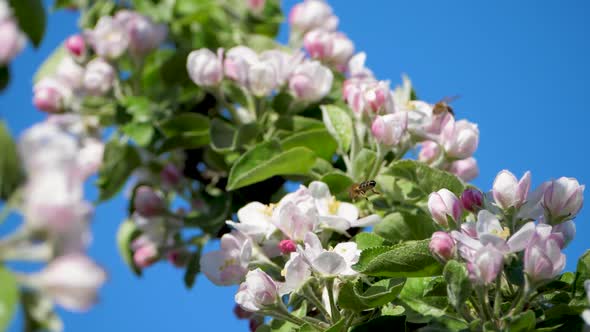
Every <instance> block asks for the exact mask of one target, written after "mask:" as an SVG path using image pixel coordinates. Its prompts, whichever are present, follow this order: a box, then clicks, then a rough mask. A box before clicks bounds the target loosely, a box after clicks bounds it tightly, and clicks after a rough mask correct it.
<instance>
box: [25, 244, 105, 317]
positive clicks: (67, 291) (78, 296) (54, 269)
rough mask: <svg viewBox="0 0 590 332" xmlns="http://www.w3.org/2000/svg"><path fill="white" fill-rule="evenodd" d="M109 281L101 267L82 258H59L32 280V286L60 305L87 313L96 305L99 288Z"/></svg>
mask: <svg viewBox="0 0 590 332" xmlns="http://www.w3.org/2000/svg"><path fill="white" fill-rule="evenodd" d="M106 279H107V275H106V273H105V271H104V270H103V269H102V268H101V267H99V266H98V265H96V264H95V263H94V262H92V261H91V260H90V259H89V258H88V257H86V256H83V255H80V254H72V255H66V256H61V257H58V258H57V259H55V260H54V261H52V262H50V263H49V265H47V267H46V268H45V269H44V270H42V271H41V272H38V273H35V274H33V275H31V276H30V277H29V280H30V283H31V284H32V285H34V286H35V287H37V288H39V289H41V290H42V291H43V292H44V293H46V294H47V295H48V296H50V297H51V298H52V299H53V300H54V301H55V302H56V303H57V304H59V305H61V306H62V307H64V308H66V309H68V310H75V311H84V310H87V309H89V308H90V307H91V306H92V305H93V304H95V303H96V301H97V291H98V288H100V287H101V286H102V284H103V283H104V282H105V281H106Z"/></svg>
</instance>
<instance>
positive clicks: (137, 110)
mask: <svg viewBox="0 0 590 332" xmlns="http://www.w3.org/2000/svg"><path fill="white" fill-rule="evenodd" d="M121 104H122V105H123V106H124V107H125V110H126V111H127V113H129V114H131V115H132V116H133V119H134V120H135V121H137V122H148V121H151V119H152V118H153V113H154V111H153V109H152V101H150V100H149V99H148V98H146V97H138V96H130V97H125V99H124V100H123V101H122V103H121Z"/></svg>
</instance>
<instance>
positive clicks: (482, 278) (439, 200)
mask: <svg viewBox="0 0 590 332" xmlns="http://www.w3.org/2000/svg"><path fill="white" fill-rule="evenodd" d="M530 186H531V176H530V173H529V172H526V173H525V174H524V176H523V177H522V178H521V179H520V180H519V179H517V178H516V177H515V176H514V175H513V174H512V173H510V172H509V171H506V170H504V171H501V172H500V173H498V175H497V177H496V179H495V181H494V184H493V188H492V191H491V193H490V195H487V196H486V195H483V194H482V193H481V192H479V191H477V190H475V189H467V190H466V191H465V192H463V193H462V195H461V197H460V198H458V197H457V196H455V194H453V193H452V192H450V191H449V190H447V189H441V190H439V191H438V192H434V193H432V194H431V195H430V197H429V200H428V208H429V210H430V213H431V215H432V218H433V219H434V221H435V222H436V223H438V224H439V225H441V226H442V227H444V228H446V229H453V228H454V230H452V231H450V232H442V231H439V232H436V233H434V234H433V236H432V239H431V242H430V250H431V252H432V253H433V255H434V256H435V257H437V258H438V259H439V260H440V261H441V262H443V263H444V262H447V261H449V260H451V259H460V260H462V261H464V262H466V264H467V270H468V272H469V277H470V279H471V281H472V282H473V284H474V285H478V286H481V287H490V286H491V285H493V284H494V283H496V282H500V281H497V280H500V278H502V276H503V274H502V271H505V269H507V268H508V266H509V265H511V266H514V264H513V262H514V261H521V263H522V265H521V266H522V273H523V274H524V279H525V280H526V283H525V286H524V287H525V290H524V295H522V296H523V298H524V299H523V300H522V301H526V300H527V299H528V297H529V296H530V295H531V294H532V293H533V292H534V290H535V289H537V288H539V287H540V286H543V285H545V284H546V283H547V282H549V281H551V280H553V279H555V278H556V277H557V276H558V275H559V274H560V273H561V272H562V270H563V268H564V267H565V255H564V254H563V253H562V252H561V250H563V249H564V248H565V247H566V246H567V244H568V243H569V242H570V241H571V240H572V239H573V238H574V236H575V233H576V228H575V225H574V222H573V219H574V218H575V217H576V214H577V213H578V212H579V211H580V209H581V207H582V203H583V192H584V186H583V185H580V184H579V183H578V181H577V180H576V179H573V178H565V177H562V178H559V179H557V180H552V181H548V182H545V183H543V184H541V185H540V186H539V187H538V188H537V189H536V190H534V191H531V190H530ZM465 216H466V217H465ZM535 221H536V222H535ZM513 273H514V272H513ZM504 275H506V274H504ZM506 282H510V281H508V280H507V281H506Z"/></svg>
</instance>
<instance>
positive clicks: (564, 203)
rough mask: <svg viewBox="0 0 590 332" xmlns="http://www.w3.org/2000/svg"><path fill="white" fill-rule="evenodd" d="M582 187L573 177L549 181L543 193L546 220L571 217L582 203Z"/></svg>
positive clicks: (559, 219)
mask: <svg viewBox="0 0 590 332" xmlns="http://www.w3.org/2000/svg"><path fill="white" fill-rule="evenodd" d="M584 188H585V186H583V185H582V186H581V185H580V183H579V182H578V180H576V179H574V178H566V177H561V178H559V179H557V180H553V181H551V183H550V184H549V185H548V186H547V188H546V189H545V192H544V194H543V206H544V208H545V212H546V215H547V217H548V218H547V219H548V220H547V221H548V222H549V223H552V222H555V221H557V222H559V221H561V220H564V219H565V220H567V219H573V218H574V217H575V216H576V214H578V212H579V211H580V209H581V208H582V205H583V204H584Z"/></svg>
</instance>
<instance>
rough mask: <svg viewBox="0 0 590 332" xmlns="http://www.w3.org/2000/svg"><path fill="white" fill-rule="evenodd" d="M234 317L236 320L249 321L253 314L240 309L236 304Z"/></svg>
mask: <svg viewBox="0 0 590 332" xmlns="http://www.w3.org/2000/svg"><path fill="white" fill-rule="evenodd" d="M234 315H235V316H236V318H237V319H250V317H252V316H253V315H254V314H253V313H251V312H250V311H246V310H244V309H242V307H240V306H239V305H238V304H236V306H235V307H234Z"/></svg>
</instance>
